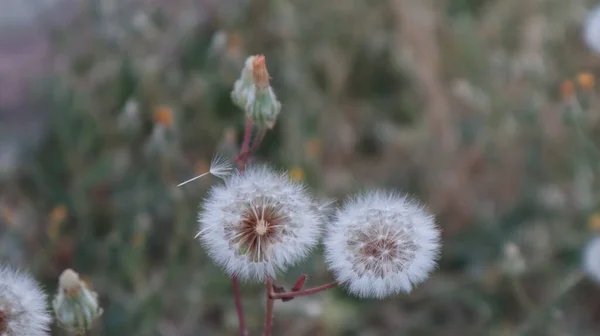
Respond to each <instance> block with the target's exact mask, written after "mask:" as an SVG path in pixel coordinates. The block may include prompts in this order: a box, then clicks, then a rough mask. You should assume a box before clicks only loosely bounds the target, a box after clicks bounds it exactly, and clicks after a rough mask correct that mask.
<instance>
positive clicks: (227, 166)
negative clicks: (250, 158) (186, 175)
mask: <svg viewBox="0 0 600 336" xmlns="http://www.w3.org/2000/svg"><path fill="white" fill-rule="evenodd" d="M232 171H233V165H232V164H231V161H230V160H229V159H227V158H226V157H224V156H221V155H215V156H214V157H213V159H212V161H211V162H210V168H209V169H208V171H207V172H206V173H204V174H200V175H198V176H196V177H193V178H191V179H189V180H187V181H185V182H181V183H179V184H178V185H177V186H178V187H181V186H182V185H184V184H187V183H190V182H192V181H195V180H197V179H199V178H201V177H203V176H206V175H208V174H211V175H213V176H216V177H218V178H220V179H224V178H226V177H227V176H229V175H231V173H232Z"/></svg>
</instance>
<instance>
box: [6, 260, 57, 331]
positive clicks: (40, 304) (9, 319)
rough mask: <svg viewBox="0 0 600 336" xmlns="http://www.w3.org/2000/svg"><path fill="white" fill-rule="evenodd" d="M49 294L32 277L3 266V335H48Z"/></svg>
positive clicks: (49, 320) (49, 319) (50, 320)
mask: <svg viewBox="0 0 600 336" xmlns="http://www.w3.org/2000/svg"><path fill="white" fill-rule="evenodd" d="M50 323H52V318H51V317H50V313H49V312H48V310H47V309H46V294H44V292H43V291H42V290H41V289H40V288H39V287H38V284H37V283H36V281H35V280H33V279H32V278H31V277H30V276H29V275H27V274H25V273H21V272H18V271H15V270H13V269H10V268H8V267H5V266H0V335H2V336H23V335H27V336H41V335H48V331H49V330H50Z"/></svg>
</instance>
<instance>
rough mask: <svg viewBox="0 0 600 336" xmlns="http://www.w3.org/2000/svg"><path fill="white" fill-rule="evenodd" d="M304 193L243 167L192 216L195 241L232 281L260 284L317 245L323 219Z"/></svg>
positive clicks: (264, 171)
mask: <svg viewBox="0 0 600 336" xmlns="http://www.w3.org/2000/svg"><path fill="white" fill-rule="evenodd" d="M315 204H316V202H315V201H314V200H313V198H312V196H311V195H309V194H308V192H307V191H306V190H305V188H304V187H303V186H302V185H300V184H297V183H293V182H292V181H290V179H289V178H288V177H287V175H285V174H280V173H277V172H275V171H273V170H272V169H270V168H268V167H266V166H251V167H247V168H246V170H245V171H243V172H237V173H235V174H233V175H232V176H231V177H229V178H228V179H226V180H225V183H224V184H223V185H217V186H214V187H213V188H212V189H211V191H210V194H209V196H208V198H207V199H206V200H205V202H204V206H203V209H202V211H201V212H200V213H199V214H198V221H199V222H200V231H199V232H198V234H197V237H199V238H200V240H201V241H202V243H203V244H204V246H205V247H206V249H207V252H208V254H209V256H210V257H211V258H212V259H213V261H214V262H215V263H216V264H217V265H219V266H221V267H223V268H224V269H225V270H226V271H227V273H229V274H230V275H232V276H238V277H239V278H240V279H242V280H247V281H259V282H260V281H263V280H264V279H265V277H266V276H267V275H269V276H271V277H275V276H276V273H277V271H284V270H285V269H287V267H289V266H291V265H293V264H295V263H297V262H298V261H300V260H302V259H303V258H304V257H306V256H307V255H308V253H309V252H310V250H311V249H312V248H313V247H314V246H315V245H316V244H317V242H318V240H319V236H320V226H321V223H322V222H323V220H324V216H322V215H321V213H319V212H318V211H317V207H316V206H315Z"/></svg>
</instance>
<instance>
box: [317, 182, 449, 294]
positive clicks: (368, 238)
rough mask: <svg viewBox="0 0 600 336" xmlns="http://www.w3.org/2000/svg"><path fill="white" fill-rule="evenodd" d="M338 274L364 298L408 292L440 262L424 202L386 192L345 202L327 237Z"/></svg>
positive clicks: (327, 250) (328, 255)
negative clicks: (422, 204) (421, 203)
mask: <svg viewBox="0 0 600 336" xmlns="http://www.w3.org/2000/svg"><path fill="white" fill-rule="evenodd" d="M324 243H325V255H326V260H327V263H328V264H329V268H330V269H331V270H332V271H333V272H334V274H335V277H336V280H337V281H338V282H339V283H340V284H342V285H344V286H345V287H346V288H347V289H348V291H349V292H350V293H352V294H354V295H356V296H358V297H362V298H367V297H371V298H379V299H381V298H385V297H387V296H391V295H395V294H399V293H403V292H404V293H407V292H410V291H411V290H412V288H413V286H414V285H415V284H418V283H420V282H422V281H423V280H425V279H426V278H427V276H428V274H429V273H430V272H431V271H432V270H433V268H434V267H435V265H436V259H437V257H438V253H439V248H440V244H439V231H438V229H437V227H436V225H435V221H434V218H433V216H432V215H430V214H429V213H427V212H426V211H425V210H424V209H423V207H422V206H420V205H419V204H417V203H416V202H413V201H410V200H408V199H407V198H406V197H404V196H399V195H397V194H393V193H387V192H382V191H380V192H372V193H368V194H365V195H361V196H358V197H356V198H354V199H353V200H351V201H349V202H347V203H346V204H345V205H344V206H343V207H342V208H341V209H339V210H338V211H337V212H336V214H335V219H334V220H333V222H332V223H331V225H330V227H329V232H328V234H327V237H326V238H325V240H324Z"/></svg>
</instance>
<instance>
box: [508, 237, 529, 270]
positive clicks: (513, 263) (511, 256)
mask: <svg viewBox="0 0 600 336" xmlns="http://www.w3.org/2000/svg"><path fill="white" fill-rule="evenodd" d="M525 268H526V264H525V259H524V258H523V256H522V254H521V249H520V248H519V246H518V245H517V244H515V243H513V242H509V243H507V244H506V245H504V270H505V271H506V272H507V273H509V274H512V275H519V274H522V273H523V272H525Z"/></svg>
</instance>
